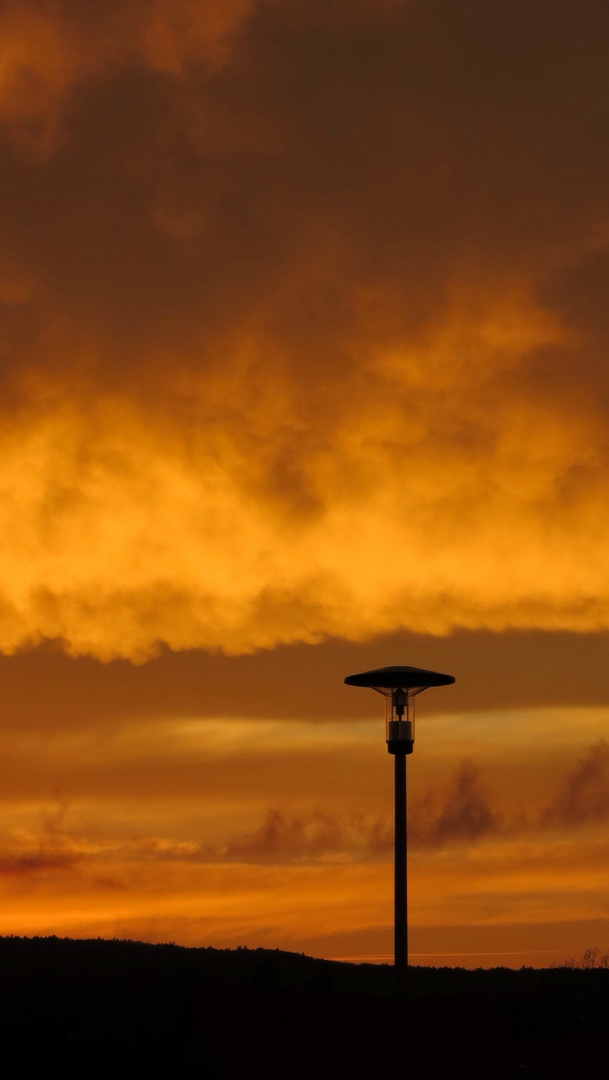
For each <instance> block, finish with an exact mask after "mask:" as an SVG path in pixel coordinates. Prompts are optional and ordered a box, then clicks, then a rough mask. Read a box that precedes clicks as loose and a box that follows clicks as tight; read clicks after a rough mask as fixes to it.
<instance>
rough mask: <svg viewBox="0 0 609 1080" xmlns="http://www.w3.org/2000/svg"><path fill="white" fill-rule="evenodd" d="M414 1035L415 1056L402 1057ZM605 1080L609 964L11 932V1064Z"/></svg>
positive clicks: (186, 1078) (73, 1069)
mask: <svg viewBox="0 0 609 1080" xmlns="http://www.w3.org/2000/svg"><path fill="white" fill-rule="evenodd" d="M400 1037H403V1040H404V1050H403V1052H404V1061H405V1064H404V1063H402V1064H400V1061H399V1054H400V1049H399V1043H400ZM51 1075H58V1076H60V1077H65V1078H72V1077H78V1078H79V1080H98V1078H102V1077H103V1078H104V1080H122V1078H125V1080H126V1078H127V1077H129V1078H130V1080H138V1078H140V1077H141V1078H142V1080H143V1078H147V1080H153V1078H157V1077H159V1078H160V1077H163V1078H168V1080H182V1078H183V1080H190V1078H195V1077H196V1078H197V1080H258V1078H264V1080H275V1078H277V1080H284V1078H285V1080H301V1078H302V1080H305V1078H306V1080H326V1078H328V1080H330V1078H332V1080H372V1078H374V1080H377V1078H378V1080H393V1078H394V1077H398V1076H399V1077H405V1078H408V1080H444V1078H446V1077H467V1078H469V1080H477V1078H480V1080H513V1078H517V1077H524V1078H527V1080H542V1078H543V1080H550V1078H551V1080H570V1078H576V1077H577V1078H585V1080H595V1078H597V1077H598V1078H601V1077H602V1078H603V1080H606V1078H607V1076H609V971H607V970H602V969H592V970H578V969H574V970H571V969H561V968H558V969H553V970H545V971H537V970H533V969H531V968H526V969H522V970H520V971H511V970H508V969H506V968H498V969H494V970H492V971H465V970H463V969H459V968H456V969H455V968H444V969H433V968H414V969H412V970H411V972H410V985H409V988H408V992H407V996H406V998H405V999H403V1000H399V999H398V1000H396V995H395V993H394V988H393V972H392V970H391V968H388V967H384V966H382V967H378V966H373V965H368V964H365V965H353V964H341V963H335V962H331V961H324V960H313V959H311V958H310V957H306V956H300V955H296V954H293V953H283V952H279V951H268V950H263V949H253V950H249V949H237V950H236V951H223V950H217V949H184V948H179V947H177V946H173V945H143V944H139V943H137V942H131V941H101V940H96V941H71V940H66V939H64V940H62V939H59V938H0V1077H1V1078H4V1077H6V1078H9V1080H18V1078H20V1077H24V1078H25V1077H27V1078H28V1080H30V1078H31V1077H47V1076H51Z"/></svg>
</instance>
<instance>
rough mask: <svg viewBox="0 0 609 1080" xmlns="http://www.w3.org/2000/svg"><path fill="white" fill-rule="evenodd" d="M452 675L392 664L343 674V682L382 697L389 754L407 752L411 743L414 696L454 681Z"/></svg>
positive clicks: (412, 736)
mask: <svg viewBox="0 0 609 1080" xmlns="http://www.w3.org/2000/svg"><path fill="white" fill-rule="evenodd" d="M454 681H455V680H454V677H453V676H452V675H443V674H442V672H441V671H427V670H426V669H425V668H417V667H407V666H405V665H396V666H395V667H384V668H375V669H374V670H373V671H361V672H360V673H359V674H358V675H347V678H346V679H345V682H346V683H347V686H368V687H370V689H371V690H377V691H378V693H379V694H383V695H384V697H385V720H386V727H387V749H388V750H389V753H390V754H400V753H401V754H411V753H412V751H413V747H414V698H415V695H416V694H420V693H421V690H427V688H428V687H429V686H448V685H449V684H450V683H454Z"/></svg>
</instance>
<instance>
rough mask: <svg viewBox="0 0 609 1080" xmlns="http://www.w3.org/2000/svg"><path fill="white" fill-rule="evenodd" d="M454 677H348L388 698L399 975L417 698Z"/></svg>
mask: <svg viewBox="0 0 609 1080" xmlns="http://www.w3.org/2000/svg"><path fill="white" fill-rule="evenodd" d="M454 681H455V680H454V678H453V676H452V675H443V674H442V673H441V672H440V671H425V669H424V668H416V667H400V666H397V667H384V668H376V669H375V670H374V671H362V672H360V674H359V675H348V676H347V678H346V679H345V682H346V683H347V685H348V686H368V687H370V689H371V690H377V691H378V693H379V694H383V695H384V698H385V723H386V738H387V749H388V751H389V753H390V754H393V755H394V762H395V786H394V796H395V832H394V894H393V900H394V920H393V943H394V965H395V969H396V973H397V974H398V976H399V977H402V976H403V975H404V973H405V971H406V969H407V967H408V915H407V892H406V884H407V877H406V754H412V751H413V748H414V699H415V697H416V695H417V694H420V693H421V691H422V690H427V688H428V687H429V686H447V685H448V684H449V683H454Z"/></svg>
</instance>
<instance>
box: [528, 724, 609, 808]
mask: <svg viewBox="0 0 609 1080" xmlns="http://www.w3.org/2000/svg"><path fill="white" fill-rule="evenodd" d="M608 818H609V745H608V744H607V742H606V741H605V740H604V739H601V740H599V742H598V743H596V744H595V745H594V746H590V747H589V748H588V750H587V751H586V753H585V755H584V756H583V757H582V758H580V760H579V762H578V764H577V765H576V766H575V768H574V769H573V770H572V771H571V772H569V773H568V774H567V776H566V777H565V779H564V781H563V782H562V784H561V785H560V787H559V790H558V791H557V793H556V796H555V798H554V799H553V800H552V802H551V803H550V805H549V806H548V807H547V809H546V810H545V812H544V814H543V818H542V820H543V822H544V824H546V825H549V826H552V827H555V828H556V827H560V826H566V827H568V828H577V827H581V826H584V825H588V824H594V823H600V822H605V821H607V819H608Z"/></svg>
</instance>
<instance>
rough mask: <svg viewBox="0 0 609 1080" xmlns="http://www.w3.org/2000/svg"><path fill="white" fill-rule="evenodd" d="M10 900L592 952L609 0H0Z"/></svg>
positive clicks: (608, 746) (150, 924) (600, 870)
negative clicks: (368, 682)
mask: <svg viewBox="0 0 609 1080" xmlns="http://www.w3.org/2000/svg"><path fill="white" fill-rule="evenodd" d="M0 41H1V42H2V46H1V51H0V156H1V168H0V196H1V197H0V238H1V242H0V381H1V397H0V491H1V498H0V532H1V542H0V650H1V655H0V752H1V759H2V769H1V771H0V800H1V811H2V813H1V816H0V934H47V933H55V934H58V935H72V936H81V937H82V936H98V935H100V936H103V937H113V936H118V937H132V938H139V939H142V940H146V941H175V942H177V943H181V944H187V945H214V946H222V947H224V946H231V947H233V946H236V945H245V946H250V947H255V946H259V945H263V946H265V947H273V948H274V947H279V948H283V949H292V950H296V951H298V952H307V953H310V954H312V955H316V956H326V957H335V958H357V959H375V960H385V959H389V958H390V956H391V952H392V918H393V901H392V854H393V853H392V811H393V803H392V764H393V763H392V759H391V758H390V757H389V755H388V754H387V752H386V747H385V741H384V723H383V703H382V700H381V698H380V697H379V696H378V695H375V694H373V693H372V692H371V691H368V690H361V689H355V688H352V687H345V686H344V685H343V678H344V677H345V675H348V674H352V673H353V672H357V671H362V670H365V669H367V668H372V667H379V666H384V665H387V664H413V665H417V666H421V667H425V668H436V669H438V670H440V671H446V672H449V673H450V674H452V675H454V676H455V678H456V683H455V685H454V686H448V687H443V688H439V689H435V690H429V691H428V692H427V693H426V694H425V695H423V696H422V697H421V698H420V699H419V702H420V704H419V707H418V720H417V740H416V746H415V753H414V756H413V757H412V758H410V759H409V762H408V776H409V781H408V782H409V815H410V816H409V821H410V841H411V844H410V881H409V888H410V922H411V936H410V945H411V953H412V957H413V962H415V963H438V964H440V963H449V964H453V963H455V964H456V963H459V964H465V965H467V966H478V965H484V966H488V965H494V964H506V965H510V966H520V965H521V964H534V965H545V964H548V963H550V962H551V961H552V960H560V959H563V958H565V957H568V956H573V955H581V953H582V952H583V951H584V949H586V948H588V947H598V948H599V949H600V951H601V952H605V951H606V952H609V665H608V664H607V646H608V644H609V542H608V537H609V423H608V421H609V302H608V297H609V104H608V103H609V64H608V63H607V46H608V42H609V6H608V5H607V4H606V2H605V0H578V3H564V4H557V3H555V2H550V0H535V2H534V3H531V0H526V2H525V0H511V2H510V3H506V2H504V0H501V2H500V0H87V2H86V3H83V2H82V0H3V3H2V5H1V6H0Z"/></svg>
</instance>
